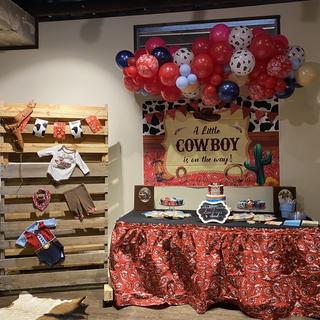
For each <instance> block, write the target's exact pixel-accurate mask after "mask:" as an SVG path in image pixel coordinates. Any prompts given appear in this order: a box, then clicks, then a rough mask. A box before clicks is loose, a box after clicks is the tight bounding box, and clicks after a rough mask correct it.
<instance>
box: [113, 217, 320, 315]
mask: <svg viewBox="0 0 320 320" xmlns="http://www.w3.org/2000/svg"><path fill="white" fill-rule="evenodd" d="M110 268H111V271H110V272H111V279H112V283H113V286H114V290H115V291H114V292H115V302H116V304H117V305H118V306H126V305H137V306H152V305H161V304H169V305H182V304H189V305H191V306H192V307H193V308H194V309H195V310H196V311H197V312H198V313H204V312H205V311H206V310H207V309H208V308H209V306H210V305H212V304H214V303H217V302H228V303H232V304H235V305H237V306H238V307H239V308H240V309H241V310H242V311H243V312H245V313H246V314H248V315H249V316H252V317H256V318H260V319H278V318H284V317H288V316H292V315H301V316H308V317H315V318H319V317H320V231H319V230H318V229H317V228H294V229H293V228H291V229H290V228H285V229H265V228H260V229H258V228H240V227H239V228H233V227H219V226H218V227H217V226H212V227H211V226H210V227H208V226H206V227H203V226H195V225H165V224H138V223H136V224H135V223H126V222H123V221H119V222H118V223H117V224H116V227H115V229H114V231H113V234H112V246H111V254H110Z"/></svg>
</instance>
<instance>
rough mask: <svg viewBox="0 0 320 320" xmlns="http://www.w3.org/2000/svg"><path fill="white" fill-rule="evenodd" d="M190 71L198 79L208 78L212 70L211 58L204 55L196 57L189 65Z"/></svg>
mask: <svg viewBox="0 0 320 320" xmlns="http://www.w3.org/2000/svg"><path fill="white" fill-rule="evenodd" d="M191 70H192V72H193V73H194V74H195V75H196V76H197V77H198V78H199V79H202V78H206V77H208V76H209V75H210V74H211V73H212V70H213V61H212V58H211V57H210V56H209V55H208V54H205V53H200V54H198V55H196V56H195V57H194V59H193V61H192V63H191Z"/></svg>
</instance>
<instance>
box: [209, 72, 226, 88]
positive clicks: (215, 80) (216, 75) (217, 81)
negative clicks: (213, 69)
mask: <svg viewBox="0 0 320 320" xmlns="http://www.w3.org/2000/svg"><path fill="white" fill-rule="evenodd" d="M222 81H223V77H222V75H221V74H219V73H214V74H213V75H212V76H211V78H210V83H211V84H213V85H214V86H218V85H219V84H220V83H221V82H222Z"/></svg>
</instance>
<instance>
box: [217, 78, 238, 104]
mask: <svg viewBox="0 0 320 320" xmlns="http://www.w3.org/2000/svg"><path fill="white" fill-rule="evenodd" d="M239 92H240V89H239V86H238V85H237V84H236V83H235V82H233V81H223V82H222V83H221V84H220V86H219V87H218V97H219V98H220V99H221V101H223V102H224V103H229V102H231V101H233V100H235V99H236V98H237V97H238V96H239Z"/></svg>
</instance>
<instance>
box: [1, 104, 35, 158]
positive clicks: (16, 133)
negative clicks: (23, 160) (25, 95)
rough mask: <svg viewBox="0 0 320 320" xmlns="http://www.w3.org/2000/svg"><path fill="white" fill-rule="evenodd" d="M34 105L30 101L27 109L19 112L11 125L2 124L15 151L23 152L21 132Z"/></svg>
mask: <svg viewBox="0 0 320 320" xmlns="http://www.w3.org/2000/svg"><path fill="white" fill-rule="evenodd" d="M35 106H36V103H35V102H33V101H31V102H29V103H28V105H27V107H26V108H25V109H23V110H22V111H20V112H19V113H18V114H17V115H16V116H15V117H14V118H13V121H12V120H11V122H12V123H10V124H7V123H4V128H5V129H6V130H7V131H8V132H10V133H11V137H12V140H13V143H14V145H15V147H16V149H17V150H18V151H20V152H22V151H23V147H24V142H23V137H22V131H23V129H24V128H25V126H26V125H27V123H28V121H29V120H30V116H31V113H32V112H33V109H34V108H35Z"/></svg>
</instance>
